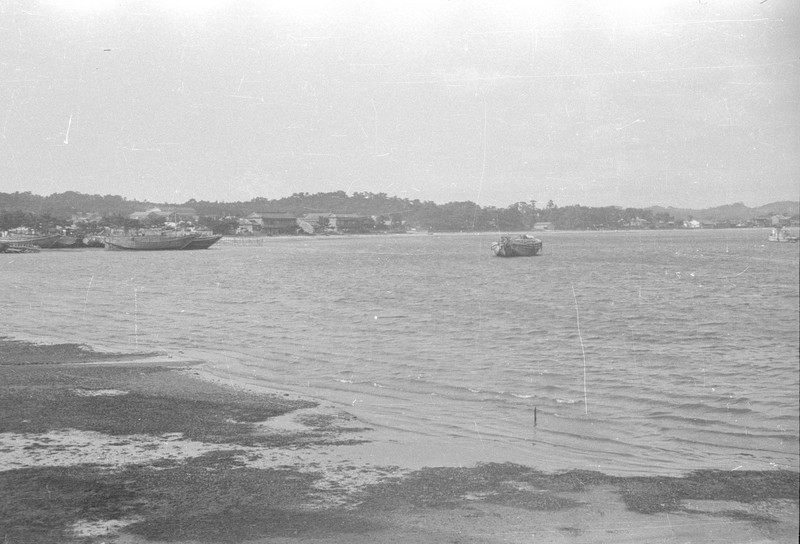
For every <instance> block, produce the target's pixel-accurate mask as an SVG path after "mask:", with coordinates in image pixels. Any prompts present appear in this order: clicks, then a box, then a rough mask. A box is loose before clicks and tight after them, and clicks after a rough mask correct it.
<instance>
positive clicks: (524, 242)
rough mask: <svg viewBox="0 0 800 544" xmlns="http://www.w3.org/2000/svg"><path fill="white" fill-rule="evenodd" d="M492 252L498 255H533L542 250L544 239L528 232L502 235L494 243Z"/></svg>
mask: <svg viewBox="0 0 800 544" xmlns="http://www.w3.org/2000/svg"><path fill="white" fill-rule="evenodd" d="M492 252H493V253H494V254H495V255H496V256H498V257H533V256H534V255H539V254H540V253H541V252H542V241H541V240H539V239H538V238H534V237H532V236H528V235H527V234H523V235H521V236H517V237H516V238H512V237H511V236H501V237H500V240H498V241H497V242H494V243H493V244H492Z"/></svg>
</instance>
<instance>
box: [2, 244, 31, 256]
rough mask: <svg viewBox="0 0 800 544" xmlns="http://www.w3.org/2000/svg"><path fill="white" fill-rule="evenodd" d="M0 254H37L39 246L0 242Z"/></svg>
mask: <svg viewBox="0 0 800 544" xmlns="http://www.w3.org/2000/svg"><path fill="white" fill-rule="evenodd" d="M0 253H39V246H32V245H28V244H21V243H15V244H9V243H7V242H0Z"/></svg>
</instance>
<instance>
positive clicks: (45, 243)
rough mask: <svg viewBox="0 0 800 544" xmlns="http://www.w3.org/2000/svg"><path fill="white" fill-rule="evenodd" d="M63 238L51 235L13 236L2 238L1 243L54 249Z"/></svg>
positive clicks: (58, 235)
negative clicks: (54, 245)
mask: <svg viewBox="0 0 800 544" xmlns="http://www.w3.org/2000/svg"><path fill="white" fill-rule="evenodd" d="M59 238H61V235H60V234H51V235H44V236H43V235H38V234H11V235H9V236H6V237H4V238H0V242H2V243H4V244H8V245H10V246H12V247H13V246H15V245H20V244H24V245H26V246H37V247H40V248H49V247H53V244H55V243H56V242H57V241H58V239H59Z"/></svg>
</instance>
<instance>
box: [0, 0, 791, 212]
mask: <svg viewBox="0 0 800 544" xmlns="http://www.w3.org/2000/svg"><path fill="white" fill-rule="evenodd" d="M798 29H800V2H797V0H729V1H722V0H672V1H670V0H651V1H647V0H616V1H614V0H609V1H602V2H601V1H596V2H592V1H588V0H587V1H564V0H550V1H540V2H536V1H528V2H522V1H521V2H509V1H503V0H493V1H492V0H487V1H485V2H484V1H480V0H478V1H471V2H460V1H456V0H452V1H449V2H448V1H436V0H432V1H422V0H407V1H399V0H396V1H394V2H380V1H372V2H323V1H319V0H318V1H308V0H306V1H303V0H295V1H292V2H274V3H270V2H257V1H250V2H244V1H225V0H205V1H203V0H195V1H193V2H192V1H187V2H180V1H173V2H168V1H166V0H165V1H158V0H151V1H149V2H143V1H134V2H123V1H112V0H76V1H71V2H69V1H66V0H63V1H59V0H51V1H38V2H37V1H15V0H0V191H3V192H13V191H32V192H34V193H37V194H42V195H48V194H50V193H54V192H63V191H67V190H73V191H79V192H82V193H90V194H96V193H98V194H119V195H123V196H125V197H128V198H135V199H140V200H143V199H147V200H152V201H166V202H174V203H181V202H185V201H186V200H188V199H190V198H195V199H198V200H201V199H202V200H212V201H213V200H219V201H232V200H250V199H251V198H253V197H257V196H262V197H266V198H279V197H282V196H288V195H290V194H292V193H295V192H309V193H316V192H323V191H336V190H344V191H346V192H348V193H352V192H355V191H369V192H373V193H378V192H384V193H387V194H389V195H397V196H400V197H405V198H411V199H415V198H418V199H420V200H432V201H435V202H438V203H444V202H449V201H462V200H471V201H473V202H477V203H479V204H481V205H496V206H506V205H508V204H511V203H513V202H516V201H520V200H526V201H527V200H531V199H535V200H537V201H539V202H543V203H544V202H547V201H548V200H550V199H552V200H553V201H555V202H556V204H558V205H569V204H583V205H588V206H601V205H621V206H649V205H656V204H659V205H668V206H670V205H671V206H679V207H693V208H703V207H709V206H716V205H721V204H728V203H734V202H738V201H742V202H744V203H745V204H748V205H750V206H757V205H762V204H765V203H768V202H771V201H775V200H785V199H794V200H796V199H798V198H799V197H800V177H799V176H798V174H799V173H800V99H799V98H798V97H800V77H799V75H800V74H799V73H798V72H799V70H798V69H799V68H800V32H798Z"/></svg>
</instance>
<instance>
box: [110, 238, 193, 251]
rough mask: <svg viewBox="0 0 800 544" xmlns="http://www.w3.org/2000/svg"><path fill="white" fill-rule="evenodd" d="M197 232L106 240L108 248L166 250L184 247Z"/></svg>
mask: <svg viewBox="0 0 800 544" xmlns="http://www.w3.org/2000/svg"><path fill="white" fill-rule="evenodd" d="M197 237H198V235H197V234H187V235H183V236H169V235H166V234H156V235H144V236H107V237H106V238H105V240H104V243H105V246H106V249H112V250H125V251H165V250H171V249H184V248H185V247H186V246H188V245H189V244H190V243H191V242H192V241H193V240H195V239H196V238H197Z"/></svg>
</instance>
